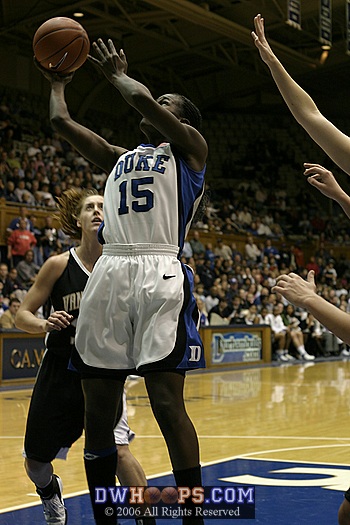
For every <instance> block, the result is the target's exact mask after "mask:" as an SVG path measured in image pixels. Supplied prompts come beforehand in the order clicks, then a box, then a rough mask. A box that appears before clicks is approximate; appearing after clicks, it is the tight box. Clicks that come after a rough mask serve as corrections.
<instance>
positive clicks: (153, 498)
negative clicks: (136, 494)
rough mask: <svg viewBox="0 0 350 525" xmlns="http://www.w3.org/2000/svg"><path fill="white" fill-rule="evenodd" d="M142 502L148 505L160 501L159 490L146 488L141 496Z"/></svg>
mask: <svg viewBox="0 0 350 525" xmlns="http://www.w3.org/2000/svg"><path fill="white" fill-rule="evenodd" d="M143 497H144V500H145V502H146V503H148V504H149V505H152V504H154V503H158V502H159V501H160V497H161V496H160V490H159V489H158V488H157V487H147V489H146V490H145V492H144V494H143Z"/></svg>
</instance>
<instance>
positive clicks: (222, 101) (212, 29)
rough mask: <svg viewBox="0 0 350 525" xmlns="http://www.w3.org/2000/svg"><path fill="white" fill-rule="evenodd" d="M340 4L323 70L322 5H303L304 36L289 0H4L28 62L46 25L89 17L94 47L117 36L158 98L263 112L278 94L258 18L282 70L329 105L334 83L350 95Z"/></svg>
mask: <svg viewBox="0 0 350 525" xmlns="http://www.w3.org/2000/svg"><path fill="white" fill-rule="evenodd" d="M332 3H333V7H332V15H333V45H332V48H331V50H330V51H329V54H328V57H327V59H326V60H325V61H324V63H323V64H321V62H320V59H321V54H322V49H321V44H320V41H319V0H301V22H302V30H298V29H295V28H293V27H291V26H289V25H287V24H286V18H287V1H286V0H207V1H205V2H204V1H201V0H77V1H75V2H74V0H73V2H72V1H69V2H67V1H65V0H11V1H9V0H1V1H0V10H1V11H0V45H1V46H5V47H6V46H11V52H14V50H16V49H18V50H20V52H21V53H23V54H28V56H30V55H31V53H32V50H31V41H32V37H33V34H34V33H35V31H36V29H37V28H38V26H39V25H40V24H41V23H42V22H44V21H45V20H46V19H48V18H50V17H53V16H69V17H73V16H74V13H75V12H81V13H83V14H84V16H83V17H82V18H80V19H79V21H81V23H82V24H83V25H84V27H85V28H86V30H87V31H88V33H89V36H90V38H91V40H93V39H94V38H97V37H100V36H101V37H105V38H106V37H107V36H108V37H111V38H112V39H113V40H114V41H115V43H116V45H117V46H122V47H123V48H124V49H125V51H126V53H127V57H128V61H129V71H130V72H132V74H133V75H136V76H137V78H139V79H140V80H141V81H143V82H145V83H147V85H148V86H149V87H150V88H151V89H153V90H155V91H156V92H158V93H159V92H162V91H164V89H166V90H167V91H168V90H169V89H171V90H173V91H175V90H176V91H179V92H182V93H184V94H187V95H188V96H190V97H191V96H192V97H193V94H194V93H195V98H196V100H197V102H198V103H200V104H201V106H203V107H207V108H211V107H218V106H219V107H221V108H222V109H235V108H239V107H241V108H242V107H258V106H259V105H260V104H269V103H270V102H271V103H272V104H273V102H274V101H273V100H270V97H271V93H272V94H273V96H275V97H278V94H277V92H276V91H275V90H273V86H272V82H271V78H270V75H269V72H268V70H267V68H266V66H265V65H264V64H263V63H262V62H261V60H260V58H259V55H258V51H257V50H256V48H255V46H254V44H253V42H252V39H251V35H250V32H251V30H252V29H253V18H254V16H255V15H256V14H257V13H259V12H260V13H262V15H263V16H264V18H265V20H266V29H267V34H268V37H269V41H270V44H271V45H272V47H273V49H274V50H275V52H276V54H277V55H278V56H279V58H280V59H281V60H282V62H283V64H284V65H285V66H286V67H287V69H288V70H289V71H290V72H291V73H292V74H293V76H294V77H295V78H296V79H298V81H302V82H303V85H304V87H306V89H311V90H313V91H314V92H317V93H318V96H319V97H320V99H322V98H323V97H324V98H325V99H326V98H327V97H329V94H330V86H331V85H332V83H333V84H334V85H335V89H336V90H339V91H340V92H342V90H344V93H345V92H346V91H348V85H349V80H350V57H349V56H348V55H347V54H346V8H345V6H346V1H345V0H333V2H332ZM338 95H339V97H340V98H341V97H342V95H341V94H340V93H339V92H338ZM339 97H337V98H339ZM272 98H273V97H272Z"/></svg>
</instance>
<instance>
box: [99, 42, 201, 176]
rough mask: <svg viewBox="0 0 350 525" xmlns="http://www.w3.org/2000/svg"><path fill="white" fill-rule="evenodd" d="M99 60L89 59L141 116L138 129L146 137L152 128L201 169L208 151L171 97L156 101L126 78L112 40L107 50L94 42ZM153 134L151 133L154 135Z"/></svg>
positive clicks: (124, 63)
mask: <svg viewBox="0 0 350 525" xmlns="http://www.w3.org/2000/svg"><path fill="white" fill-rule="evenodd" d="M93 48H94V50H95V53H96V55H97V57H98V58H94V57H89V58H90V60H91V61H93V63H94V64H95V65H96V66H97V67H99V69H101V71H102V72H103V73H104V75H105V76H106V78H107V79H108V80H109V81H110V82H111V83H112V84H113V85H114V86H115V87H116V88H117V89H118V91H119V92H120V93H121V95H122V96H123V98H124V99H125V100H126V102H128V104H130V105H131V106H132V107H134V108H135V109H136V110H137V111H138V112H139V113H140V114H141V115H142V116H143V117H144V120H143V121H142V122H141V128H142V130H143V131H144V132H145V134H146V135H147V134H148V133H147V130H146V127H147V126H148V125H151V126H153V127H154V128H155V129H156V130H157V131H158V133H159V135H161V136H162V137H164V139H166V140H167V141H169V142H170V143H171V144H173V145H174V146H175V147H176V148H177V150H178V151H179V153H180V154H181V155H182V156H183V157H184V159H185V160H186V161H187V162H188V163H189V164H190V165H191V166H192V167H193V169H196V170H201V169H203V167H204V165H205V162H206V158H207V154H208V148H207V144H206V141H205V140H204V138H203V136H202V135H201V134H200V132H199V131H198V130H197V129H195V127H194V124H193V122H190V120H189V119H186V118H184V117H182V115H181V114H180V112H179V111H177V110H178V109H179V108H177V107H176V104H174V97H173V96H169V97H167V96H166V95H165V96H163V97H160V99H159V100H158V101H157V100H155V99H154V98H153V96H152V95H151V93H150V91H149V89H148V88H147V87H146V86H144V85H143V84H141V83H140V82H138V81H136V80H134V79H133V78H131V77H129V76H128V75H127V61H126V56H125V53H124V52H123V50H120V51H119V53H118V52H117V51H116V49H115V46H114V44H113V42H112V40H108V47H107V46H106V45H105V44H104V42H103V41H102V40H101V39H99V40H98V41H97V42H94V43H93ZM153 135H154V133H153Z"/></svg>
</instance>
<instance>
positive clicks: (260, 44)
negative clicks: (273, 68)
mask: <svg viewBox="0 0 350 525" xmlns="http://www.w3.org/2000/svg"><path fill="white" fill-rule="evenodd" d="M254 27H255V31H252V32H251V35H252V38H253V40H254V44H255V45H256V47H257V48H258V49H259V53H260V56H261V58H262V59H263V61H264V62H266V64H267V63H268V62H269V61H270V60H271V58H273V57H274V56H275V55H274V53H273V51H272V49H271V47H270V46H269V43H268V41H267V40H266V37H265V29H264V19H263V17H262V16H261V15H256V17H255V18H254Z"/></svg>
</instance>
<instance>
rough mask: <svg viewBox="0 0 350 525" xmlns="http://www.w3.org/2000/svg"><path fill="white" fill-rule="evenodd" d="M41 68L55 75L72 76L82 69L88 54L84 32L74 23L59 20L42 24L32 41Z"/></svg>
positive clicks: (88, 46)
mask: <svg viewBox="0 0 350 525" xmlns="http://www.w3.org/2000/svg"><path fill="white" fill-rule="evenodd" d="M33 50H34V55H35V58H36V59H37V61H38V62H39V63H40V65H41V66H42V67H43V68H45V69H48V70H49V71H52V72H56V73H62V74H67V73H72V72H73V71H75V70H76V69H78V68H79V67H80V66H82V65H83V64H84V62H85V60H86V59H87V56H88V54H89V50H90V41H89V37H88V35H87V32H86V31H85V29H84V28H83V26H82V25H80V24H79V22H77V21H76V20H72V19H71V18H65V17H62V16H58V17H56V18H50V19H49V20H47V21H46V22H44V23H43V24H42V25H41V26H40V27H39V29H38V30H37V31H36V33H35V35H34V38H33Z"/></svg>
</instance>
